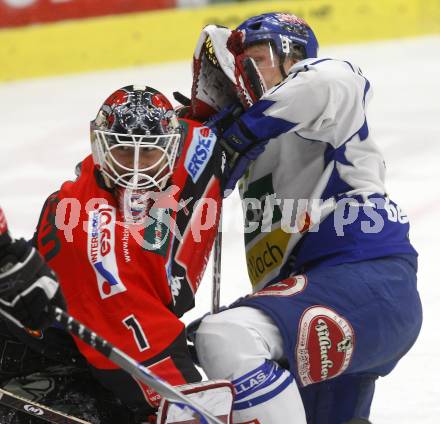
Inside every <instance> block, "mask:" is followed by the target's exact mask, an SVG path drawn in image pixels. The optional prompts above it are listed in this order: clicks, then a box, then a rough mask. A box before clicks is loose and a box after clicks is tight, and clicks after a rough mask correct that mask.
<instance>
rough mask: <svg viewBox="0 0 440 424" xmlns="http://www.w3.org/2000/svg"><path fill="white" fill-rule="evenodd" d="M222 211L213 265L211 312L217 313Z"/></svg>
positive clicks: (218, 307) (220, 268)
mask: <svg viewBox="0 0 440 424" xmlns="http://www.w3.org/2000/svg"><path fill="white" fill-rule="evenodd" d="M222 215H223V214H222V209H221V208H220V217H219V222H218V229H217V236H216V238H215V241H214V253H213V254H214V260H213V263H212V294H211V312H212V313H213V314H215V313H217V312H218V311H219V309H220V282H221V272H222Z"/></svg>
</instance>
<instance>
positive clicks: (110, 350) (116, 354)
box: [53, 308, 223, 424]
mask: <svg viewBox="0 0 440 424" xmlns="http://www.w3.org/2000/svg"><path fill="white" fill-rule="evenodd" d="M53 312H54V315H55V320H56V321H57V322H59V323H60V324H61V325H62V326H63V327H64V328H66V330H68V331H70V332H71V333H72V334H73V335H75V336H77V337H79V338H80V339H81V340H82V341H83V342H85V343H87V344H88V345H90V346H91V347H93V348H94V349H96V350H97V351H98V352H100V353H102V354H103V355H104V356H105V357H107V358H108V359H110V361H112V362H114V363H115V364H116V365H119V367H120V368H121V369H123V370H124V371H126V372H128V373H129V374H131V375H132V376H133V377H137V378H138V379H139V380H141V381H142V382H143V383H145V384H147V385H148V386H149V387H151V388H152V389H154V390H156V392H157V393H159V394H160V395H161V396H162V397H164V398H166V399H168V400H169V401H170V402H173V403H176V404H178V405H179V406H180V407H182V406H183V407H188V408H189V409H191V410H192V411H193V412H195V413H197V414H198V415H199V416H200V420H201V424H223V423H222V421H220V420H219V419H218V418H216V417H215V416H214V415H212V414H211V413H210V412H209V411H207V410H206V409H205V408H204V407H203V406H201V405H200V404H199V403H197V402H194V401H193V400H192V399H190V398H188V397H187V396H186V395H184V394H183V393H181V392H180V391H179V390H178V389H176V388H175V387H173V386H171V385H170V384H169V383H167V382H166V381H164V380H162V379H161V378H159V377H157V376H156V375H154V374H153V373H152V372H151V371H150V370H149V369H148V368H146V367H144V366H142V365H141V364H138V363H137V362H136V361H135V360H134V359H132V358H130V357H129V356H128V355H126V354H125V353H124V352H122V351H121V350H119V349H118V348H116V347H114V346H113V345H111V344H110V343H109V342H108V341H107V340H105V339H103V338H102V337H100V336H99V335H97V334H96V333H94V332H93V331H91V330H90V329H89V328H87V327H86V326H84V325H83V324H81V323H80V322H79V321H77V320H76V319H75V318H73V317H72V316H70V315H68V314H67V313H66V312H64V311H63V310H62V309H60V308H54V309H53Z"/></svg>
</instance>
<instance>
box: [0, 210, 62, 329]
mask: <svg viewBox="0 0 440 424" xmlns="http://www.w3.org/2000/svg"><path fill="white" fill-rule="evenodd" d="M52 306H58V307H60V308H62V309H65V307H66V305H65V302H64V298H63V295H62V293H61V289H60V287H59V285H58V282H57V279H56V276H55V273H54V272H53V271H52V270H51V269H50V268H49V266H48V265H47V264H46V262H45V261H44V259H43V258H42V257H41V255H40V254H39V253H38V251H37V250H36V249H35V248H34V247H32V246H30V245H29V244H28V243H27V242H26V240H24V239H19V240H13V239H12V238H11V237H10V236H9V233H8V229H7V226H6V219H5V218H4V215H3V213H2V211H1V208H0V313H1V315H3V316H4V317H6V318H8V319H10V320H11V321H12V322H14V323H15V324H16V325H18V326H19V327H26V328H29V329H33V330H36V329H42V328H45V327H47V326H48V325H49V324H50V323H51V322H52V314H51V309H52Z"/></svg>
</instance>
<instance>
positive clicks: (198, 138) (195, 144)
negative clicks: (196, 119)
mask: <svg viewBox="0 0 440 424" xmlns="http://www.w3.org/2000/svg"><path fill="white" fill-rule="evenodd" d="M215 140H216V136H215V134H214V133H213V132H212V131H211V130H210V129H209V128H206V127H201V128H195V129H194V135H193V139H192V141H191V145H190V146H189V148H188V152H187V154H186V158H185V168H186V170H187V171H188V173H189V175H190V176H191V179H192V180H193V182H197V180H198V179H199V178H200V175H202V172H203V171H204V169H205V167H206V165H207V163H208V161H209V159H210V158H211V156H212V152H213V151H214V145H215Z"/></svg>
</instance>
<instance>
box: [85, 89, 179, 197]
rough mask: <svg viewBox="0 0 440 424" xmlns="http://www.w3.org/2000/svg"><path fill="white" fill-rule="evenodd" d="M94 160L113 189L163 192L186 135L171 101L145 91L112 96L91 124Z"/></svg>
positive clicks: (155, 92) (117, 93) (135, 90)
mask: <svg viewBox="0 0 440 424" xmlns="http://www.w3.org/2000/svg"><path fill="white" fill-rule="evenodd" d="M90 130H91V143H92V153H93V160H94V163H95V165H96V166H97V168H98V170H99V171H100V173H101V175H102V176H103V177H104V181H105V183H106V185H107V187H109V188H118V189H120V188H123V189H130V190H131V191H137V190H142V191H146V190H154V191H157V190H162V189H163V188H164V187H165V185H166V183H167V181H168V179H169V177H170V176H171V174H172V172H173V169H174V164H175V161H176V156H177V152H178V149H179V145H180V139H181V132H180V126H179V122H178V120H177V117H176V114H175V112H174V110H173V107H172V106H171V103H170V102H169V101H168V99H167V98H166V97H165V96H164V95H163V94H162V93H160V92H159V91H157V90H155V89H153V88H150V87H146V86H127V87H123V88H121V89H119V90H117V91H115V92H114V93H113V94H111V95H110V96H109V97H108V98H107V100H106V101H105V102H104V104H103V105H102V106H101V108H100V109H99V111H98V114H97V116H96V118H95V120H94V121H92V122H91V125H90Z"/></svg>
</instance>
